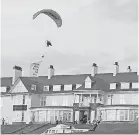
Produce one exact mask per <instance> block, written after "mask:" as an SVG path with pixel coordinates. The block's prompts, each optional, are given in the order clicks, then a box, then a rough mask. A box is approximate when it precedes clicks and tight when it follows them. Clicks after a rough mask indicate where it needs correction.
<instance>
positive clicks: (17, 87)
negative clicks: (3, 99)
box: [10, 80, 28, 93]
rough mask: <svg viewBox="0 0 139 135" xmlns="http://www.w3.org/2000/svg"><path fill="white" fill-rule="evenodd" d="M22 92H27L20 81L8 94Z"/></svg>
mask: <svg viewBox="0 0 139 135" xmlns="http://www.w3.org/2000/svg"><path fill="white" fill-rule="evenodd" d="M22 92H28V91H27V89H26V87H25V86H24V84H23V83H22V81H21V80H19V82H18V83H17V85H16V86H15V87H14V88H13V89H12V91H11V92H10V93H22Z"/></svg>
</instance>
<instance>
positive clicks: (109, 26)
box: [1, 0, 138, 77]
mask: <svg viewBox="0 0 139 135" xmlns="http://www.w3.org/2000/svg"><path fill="white" fill-rule="evenodd" d="M137 2H138V0H58V1H57V0H41V1H40V0H12V1H11V0H2V2H1V4H2V10H1V12H2V13H1V34H2V36H1V76H3V77H4V76H5V77H6V76H12V75H13V66H15V65H17V66H21V67H22V69H23V76H29V67H30V64H31V63H32V62H35V61H37V60H40V59H41V56H42V55H44V56H45V57H44V59H43V62H42V64H41V66H40V70H39V75H43V76H44V75H47V69H48V67H49V65H53V66H54V68H55V74H83V73H91V68H92V64H93V63H96V64H97V65H98V72H99V73H107V72H109V73H113V72H115V67H114V65H113V64H114V62H119V65H120V72H127V67H128V66H131V68H132V71H135V72H136V71H137V69H138V67H137V66H138V16H137V13H138V9H137V6H138V3H137ZM41 9H53V10H55V11H57V12H58V13H59V14H60V16H61V17H62V20H63V25H62V27H60V28H57V26H56V24H55V23H54V21H53V20H52V19H50V18H49V17H48V16H46V15H40V16H39V17H37V19H35V20H33V19H32V16H33V14H34V13H35V12H37V11H39V10H41ZM46 40H50V41H51V42H52V45H53V46H52V47H49V48H46V45H45V41H46Z"/></svg>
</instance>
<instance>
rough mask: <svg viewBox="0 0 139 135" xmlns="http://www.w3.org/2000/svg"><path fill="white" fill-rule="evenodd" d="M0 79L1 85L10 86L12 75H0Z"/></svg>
mask: <svg viewBox="0 0 139 135" xmlns="http://www.w3.org/2000/svg"><path fill="white" fill-rule="evenodd" d="M0 80H1V83H0V85H1V87H7V86H12V77H2V78H1V79H0Z"/></svg>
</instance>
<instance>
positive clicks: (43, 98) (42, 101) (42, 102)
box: [40, 96, 46, 106]
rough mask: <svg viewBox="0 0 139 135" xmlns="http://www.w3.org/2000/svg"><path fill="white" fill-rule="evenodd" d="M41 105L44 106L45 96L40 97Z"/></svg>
mask: <svg viewBox="0 0 139 135" xmlns="http://www.w3.org/2000/svg"><path fill="white" fill-rule="evenodd" d="M40 102H41V106H46V96H43V97H41V101H40Z"/></svg>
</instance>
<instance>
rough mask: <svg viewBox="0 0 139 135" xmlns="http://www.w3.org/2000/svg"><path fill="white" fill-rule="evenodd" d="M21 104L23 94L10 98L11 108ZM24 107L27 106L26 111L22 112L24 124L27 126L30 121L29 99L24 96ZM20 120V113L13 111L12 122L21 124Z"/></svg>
mask: <svg viewBox="0 0 139 135" xmlns="http://www.w3.org/2000/svg"><path fill="white" fill-rule="evenodd" d="M22 104H23V94H15V95H13V96H12V106H13V105H22ZM25 105H27V111H24V122H26V123H27V124H28V123H29V122H30V120H31V112H30V107H31V97H30V96H29V95H25ZM21 120H22V111H13V122H21Z"/></svg>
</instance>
